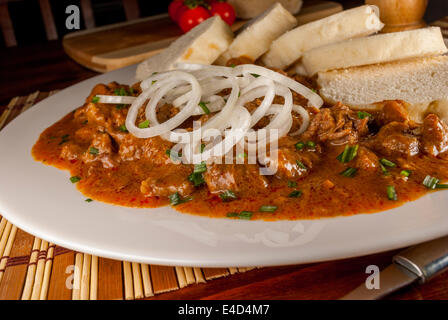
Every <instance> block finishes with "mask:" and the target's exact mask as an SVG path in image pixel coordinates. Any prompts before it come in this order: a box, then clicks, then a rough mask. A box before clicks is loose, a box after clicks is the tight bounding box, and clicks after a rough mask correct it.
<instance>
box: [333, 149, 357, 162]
mask: <svg viewBox="0 0 448 320" xmlns="http://www.w3.org/2000/svg"><path fill="white" fill-rule="evenodd" d="M358 149H359V145H354V146H349V145H346V146H345V149H344V151H343V152H342V153H341V154H340V155H339V156H338V157H337V159H338V160H339V161H340V162H342V163H347V162H350V161H352V160H353V159H355V157H356V155H357V154H358Z"/></svg>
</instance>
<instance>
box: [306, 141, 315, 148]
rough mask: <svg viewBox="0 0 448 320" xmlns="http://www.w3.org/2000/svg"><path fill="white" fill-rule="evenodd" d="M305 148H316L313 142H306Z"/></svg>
mask: <svg viewBox="0 0 448 320" xmlns="http://www.w3.org/2000/svg"><path fill="white" fill-rule="evenodd" d="M306 146H307V147H308V148H311V149H314V148H315V147H316V143H315V142H314V141H307V142H306Z"/></svg>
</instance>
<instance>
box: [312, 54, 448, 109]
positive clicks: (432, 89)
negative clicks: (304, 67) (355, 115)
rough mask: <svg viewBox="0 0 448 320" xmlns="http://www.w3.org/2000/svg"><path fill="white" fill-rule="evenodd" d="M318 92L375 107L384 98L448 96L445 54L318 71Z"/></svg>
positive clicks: (410, 100) (410, 99)
mask: <svg viewBox="0 0 448 320" xmlns="http://www.w3.org/2000/svg"><path fill="white" fill-rule="evenodd" d="M317 84H318V86H319V93H320V95H321V96H322V98H323V99H324V100H325V101H326V102H329V103H336V102H338V101H340V102H342V103H343V104H346V105H348V106H352V107H360V108H369V107H370V108H375V106H374V104H375V103H377V102H382V101H384V100H403V101H405V102H408V103H411V104H419V103H429V102H431V101H435V100H445V99H448V56H434V57H425V58H417V59H410V60H402V61H395V62H389V63H384V64H379V65H369V66H361V67H352V68H348V69H341V70H333V71H327V72H319V73H318V76H317Z"/></svg>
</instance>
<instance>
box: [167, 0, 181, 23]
mask: <svg viewBox="0 0 448 320" xmlns="http://www.w3.org/2000/svg"><path fill="white" fill-rule="evenodd" d="M183 5H184V2H183V0H174V1H172V2H171V3H170V5H169V6H168V13H169V14H170V17H171V20H173V21H176V22H177V20H176V12H177V10H178V9H179V8H180V7H181V6H183Z"/></svg>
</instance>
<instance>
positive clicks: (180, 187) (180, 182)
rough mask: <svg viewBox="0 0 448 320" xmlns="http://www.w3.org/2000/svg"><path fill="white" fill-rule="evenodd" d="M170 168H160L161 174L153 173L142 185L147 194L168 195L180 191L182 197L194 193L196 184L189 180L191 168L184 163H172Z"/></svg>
mask: <svg viewBox="0 0 448 320" xmlns="http://www.w3.org/2000/svg"><path fill="white" fill-rule="evenodd" d="M171 166H172V169H170V170H160V174H156V175H151V177H149V178H148V179H146V180H144V181H143V182H142V183H141V185H140V191H141V192H142V193H143V194H144V195H145V196H150V197H154V196H158V197H168V196H170V195H172V194H173V193H176V192H179V194H180V195H181V196H182V197H185V196H188V195H190V194H192V193H193V191H194V186H193V185H192V184H191V182H190V181H188V175H189V174H190V173H191V168H188V167H186V166H183V165H171Z"/></svg>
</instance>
